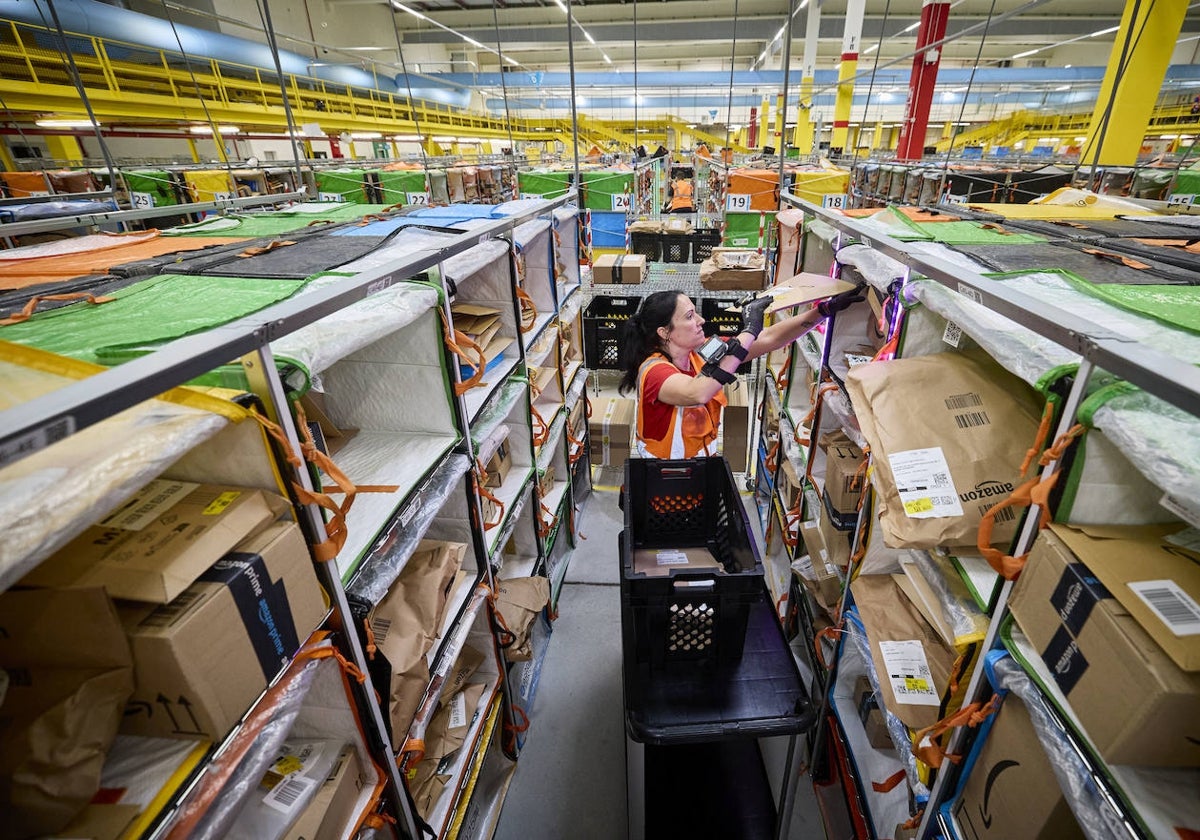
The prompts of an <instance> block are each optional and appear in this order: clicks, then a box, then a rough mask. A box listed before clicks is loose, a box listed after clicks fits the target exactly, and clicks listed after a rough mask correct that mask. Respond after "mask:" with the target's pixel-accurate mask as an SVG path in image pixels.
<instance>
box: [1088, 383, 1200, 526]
mask: <svg viewBox="0 0 1200 840" xmlns="http://www.w3.org/2000/svg"><path fill="white" fill-rule="evenodd" d="M1093 424H1094V425H1095V427H1096V428H1098V429H1100V431H1102V432H1103V433H1104V435H1105V436H1106V437H1107V438H1109V440H1111V441H1112V442H1113V443H1115V444H1116V445H1117V446H1118V447H1119V448H1120V450H1121V452H1122V453H1123V454H1124V455H1125V457H1126V458H1128V459H1129V460H1130V461H1131V462H1132V463H1133V465H1134V466H1135V467H1137V469H1138V472H1140V473H1141V474H1142V475H1143V476H1145V477H1146V478H1147V479H1148V480H1149V481H1151V482H1152V483H1153V484H1154V485H1155V486H1156V487H1159V488H1160V489H1162V490H1163V491H1165V492H1166V493H1168V494H1169V495H1170V496H1171V497H1172V498H1174V499H1175V500H1177V501H1178V502H1180V503H1182V505H1183V506H1184V507H1185V508H1186V509H1188V510H1190V511H1194V512H1197V513H1200V418H1197V417H1196V416H1194V415H1192V414H1188V413H1187V412H1185V411H1183V410H1181V409H1179V408H1176V407H1175V406H1173V405H1171V404H1170V403H1167V402H1164V401H1163V400H1160V399H1159V398H1158V397H1155V396H1154V395H1152V394H1147V393H1146V392H1145V391H1130V392H1129V393H1125V394H1121V395H1119V396H1117V397H1114V398H1112V399H1111V400H1109V401H1108V402H1106V403H1104V405H1102V406H1100V408H1098V409H1097V410H1096V412H1095V414H1094V415H1093ZM1192 524H1193V525H1197V524H1200V523H1196V522H1193V523H1192Z"/></svg>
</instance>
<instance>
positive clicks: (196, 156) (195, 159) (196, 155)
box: [187, 137, 200, 163]
mask: <svg viewBox="0 0 1200 840" xmlns="http://www.w3.org/2000/svg"><path fill="white" fill-rule="evenodd" d="M187 143H188V151H189V152H191V153H192V163H199V162H200V149H199V147H197V146H196V141H195V140H193V139H192V138H191V137H189V138H188V139H187Z"/></svg>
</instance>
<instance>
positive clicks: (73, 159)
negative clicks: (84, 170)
mask: <svg viewBox="0 0 1200 840" xmlns="http://www.w3.org/2000/svg"><path fill="white" fill-rule="evenodd" d="M46 147H47V148H48V149H49V151H50V159H51V160H55V161H63V162H64V163H83V149H81V148H79V141H78V140H76V139H75V138H74V137H73V136H72V135H70V134H47V135H46Z"/></svg>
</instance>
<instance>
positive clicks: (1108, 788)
mask: <svg viewBox="0 0 1200 840" xmlns="http://www.w3.org/2000/svg"><path fill="white" fill-rule="evenodd" d="M782 198H783V201H784V202H785V203H786V204H789V205H791V206H794V207H798V208H800V209H802V210H803V211H805V212H806V213H809V214H811V215H813V216H816V217H819V218H820V219H821V220H822V221H823V222H825V223H827V224H829V225H830V226H832V227H834V228H835V229H837V230H838V231H839V232H841V233H845V234H849V235H850V236H853V237H854V238H855V239H856V240H857V241H858V242H861V243H862V244H864V245H867V246H868V247H871V248H874V249H875V250H877V251H879V252H880V253H883V254H886V255H887V256H889V257H891V258H892V259H895V260H897V261H898V262H900V263H902V264H904V265H905V266H907V267H908V268H909V272H908V274H909V275H910V276H911V274H912V273H913V272H917V273H919V274H922V275H924V276H926V277H928V278H930V279H931V280H934V281H936V282H938V283H941V284H942V285H944V286H946V287H948V288H950V289H952V290H954V291H956V292H959V293H960V294H963V295H964V296H966V297H968V298H970V299H972V300H975V301H977V302H979V303H981V304H983V305H984V306H986V307H988V308H989V309H991V310H992V311H994V312H996V313H998V314H1000V315H1004V316H1005V317H1007V318H1008V319H1009V320H1011V321H1013V322H1015V323H1017V324H1020V325H1021V326H1023V327H1026V328H1028V329H1030V330H1033V331H1034V332H1037V333H1039V334H1041V335H1042V336H1044V337H1046V338H1049V339H1051V340H1052V341H1055V342H1057V343H1058V344H1060V345H1062V346H1063V347H1065V348H1067V349H1069V350H1071V351H1073V352H1075V353H1078V354H1079V355H1080V356H1081V357H1082V362H1081V364H1080V366H1079V370H1078V372H1077V373H1076V375H1075V379H1074V382H1073V383H1072V388H1071V393H1070V394H1069V395H1068V398H1067V400H1066V403H1065V405H1064V409H1063V416H1062V418H1061V420H1060V422H1059V427H1058V429H1057V430H1056V432H1055V435H1056V437H1057V436H1059V435H1061V434H1062V433H1064V432H1065V431H1066V430H1067V428H1069V427H1070V425H1071V424H1072V423H1073V422H1074V418H1075V414H1076V411H1077V409H1078V407H1079V403H1080V402H1081V400H1082V397H1083V395H1084V391H1085V389H1086V386H1087V381H1088V379H1089V377H1090V376H1091V375H1092V373H1093V372H1094V371H1095V370H1096V369H1097V368H1102V369H1104V370H1106V371H1108V372H1110V373H1113V374H1115V375H1117V376H1120V377H1121V378H1123V379H1125V380H1126V381H1128V382H1130V383H1132V384H1134V385H1136V386H1138V387H1140V388H1143V389H1144V390H1146V391H1147V392H1149V393H1151V394H1154V395H1155V396H1157V397H1160V398H1161V399H1163V400H1165V401H1167V402H1169V403H1171V404H1172V405H1174V406H1176V407H1178V408H1180V409H1182V410H1184V411H1186V412H1188V413H1190V414H1194V415H1200V369H1198V368H1196V367H1194V366H1192V365H1190V364H1188V363H1186V362H1183V361H1181V360H1179V359H1176V358H1174V357H1171V356H1168V355H1166V354H1165V353H1161V352H1159V351H1157V350H1153V349H1151V348H1148V347H1145V346H1143V345H1142V344H1140V343H1139V342H1137V341H1134V340H1131V339H1127V338H1125V337H1123V336H1120V335H1116V334H1114V333H1112V332H1110V331H1107V330H1101V329H1098V328H1096V327H1095V326H1094V325H1093V324H1091V323H1090V322H1088V321H1085V320H1083V319H1082V318H1079V317H1078V316H1076V315H1073V314H1071V313H1069V312H1066V311H1065V310H1062V309H1059V308H1057V307H1053V306H1048V305H1046V304H1043V303H1042V302H1040V301H1037V300H1035V299H1033V298H1031V297H1029V296H1027V295H1023V294H1021V293H1019V292H1016V291H1013V290H1011V289H1009V288H1007V287H1005V286H1004V285H1003V284H1001V283H999V282H997V281H994V280H991V279H989V278H987V277H984V276H983V275H981V274H979V273H977V272H973V271H969V270H967V269H964V268H961V267H959V266H955V265H953V264H950V263H947V262H945V261H943V260H938V259H936V258H931V257H927V256H915V255H913V254H911V253H909V252H908V251H907V250H906V249H905V246H904V244H903V243H901V242H899V241H897V240H894V239H892V238H890V237H887V236H881V235H878V234H877V233H875V232H874V231H871V230H867V229H865V228H864V226H863V225H862V224H861V223H860V222H858V221H856V220H854V219H851V218H848V217H846V216H843V215H841V214H839V213H837V212H834V211H829V210H825V209H822V208H821V207H818V206H817V205H815V204H812V203H810V202H807V201H804V200H803V199H801V198H799V197H797V196H795V195H794V194H792V193H790V192H784V193H783V196H782ZM906 282H907V280H906ZM1056 467H1057V464H1050V465H1049V466H1048V467H1047V468H1046V470H1047V472H1049V471H1052V470H1054V469H1055V468H1056ZM1035 507H1036V506H1035ZM1036 522H1037V511H1036V510H1035V509H1034V508H1031V509H1030V512H1029V515H1028V516H1027V517H1026V521H1025V524H1024V527H1023V528H1022V531H1021V533H1020V536H1019V538H1018V550H1019V551H1027V550H1028V549H1029V547H1030V546H1031V545H1032V543H1033V541H1034V539H1035V538H1036V536H1037V527H1036ZM1011 591H1012V582H1011V581H1005V583H1004V585H1003V587H1002V588H1001V590H1000V593H999V595H998V597H995V598H994V601H995V603H994V606H993V609H992V617H991V620H990V622H989V625H988V632H987V635H986V637H985V639H984V643H983V645H984V646H983V649H984V650H991V649H992V648H993V647H994V646H995V644H996V639H997V635H998V629H999V625H1000V619H1001V618H1002V617H1003V614H1004V612H1005V611H1006V609H1007V603H1008V596H1009V593H1010V592H1011ZM985 691H986V680H985V679H984V675H983V669H982V668H976V669H975V671H974V673H973V674H972V677H971V682H970V684H969V686H968V688H967V693H966V696H965V697H964V699H963V702H964V703H970V702H973V701H976V700H979V699H981V698H982V696H983V694H984V693H985ZM1070 734H1071V735H1072V738H1071V740H1072V745H1073V746H1074V748H1075V750H1076V752H1077V753H1078V754H1079V756H1080V757H1081V758H1084V760H1085V763H1086V764H1087V765H1088V766H1089V767H1090V768H1091V776H1092V782H1093V784H1095V786H1096V788H1097V790H1098V791H1099V792H1100V794H1101V795H1102V796H1103V797H1104V798H1105V799H1106V800H1107V801H1108V803H1109V805H1110V806H1111V807H1113V809H1114V811H1115V812H1116V813H1117V814H1119V815H1120V816H1121V819H1122V820H1123V821H1124V823H1125V828H1126V830H1127V834H1128V836H1129V837H1131V838H1138V837H1141V832H1140V830H1139V829H1138V827H1137V821H1136V820H1135V819H1133V818H1131V817H1130V816H1129V814H1128V813H1127V810H1126V806H1125V805H1124V803H1123V799H1122V797H1121V796H1120V795H1119V794H1118V793H1117V792H1116V791H1115V790H1114V789H1113V786H1112V784H1111V783H1110V782H1109V781H1108V779H1107V778H1106V777H1105V775H1104V773H1103V771H1102V770H1100V769H1099V768H1096V767H1095V766H1094V764H1093V762H1092V761H1091V760H1089V759H1088V751H1087V750H1086V749H1084V748H1082V747H1081V746H1080V744H1078V743H1077V738H1076V737H1075V733H1070ZM967 738H968V734H967V733H966V731H965V730H963V729H958V730H955V732H954V734H953V736H952V738H951V742H950V745H949V751H950V752H951V753H961V752H962V750H963V747H964V746H965V743H966V740H967ZM950 769H952V768H944V769H943V770H942V772H940V773H938V776H937V778H936V780H935V781H934V785H933V788H932V790H931V791H930V798H929V802H928V804H927V805H926V807H925V812H924V815H923V817H922V820H921V825H920V828H919V830H918V832H917V836H918V837H920V838H928V837H932V836H933V835H934V828H935V826H937V827H944V826H943V825H942V822H941V818H940V808H941V806H942V805H943V804H944V803H945V802H946V801H947V800H948V799H949V797H950V795H951V794H952V792H953V785H954V783H955V782H956V778H955V777H956V774H955V773H953V772H948V770H950Z"/></svg>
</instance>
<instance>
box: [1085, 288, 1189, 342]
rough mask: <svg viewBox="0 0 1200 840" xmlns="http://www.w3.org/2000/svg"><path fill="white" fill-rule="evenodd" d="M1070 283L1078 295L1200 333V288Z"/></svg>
mask: <svg viewBox="0 0 1200 840" xmlns="http://www.w3.org/2000/svg"><path fill="white" fill-rule="evenodd" d="M1071 282H1072V284H1073V285H1074V286H1075V288H1077V289H1079V290H1080V291H1081V292H1087V293H1088V294H1089V295H1092V296H1093V297H1098V298H1100V299H1101V300H1103V301H1105V302H1106V303H1110V304H1112V305H1113V306H1117V307H1120V308H1121V309H1125V310H1127V311H1129V312H1136V313H1137V314H1138V315H1145V316H1146V317H1147V318H1153V319H1154V320H1156V321H1159V322H1161V323H1163V324H1166V325H1167V326H1170V327H1176V328H1178V329H1181V330H1187V331H1188V332H1191V333H1196V334H1200V289H1197V288H1196V287H1195V286H1125V285H1118V284H1114V283H1108V284H1104V285H1096V284H1094V283H1089V282H1087V281H1086V280H1081V279H1078V278H1072V280H1071Z"/></svg>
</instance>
